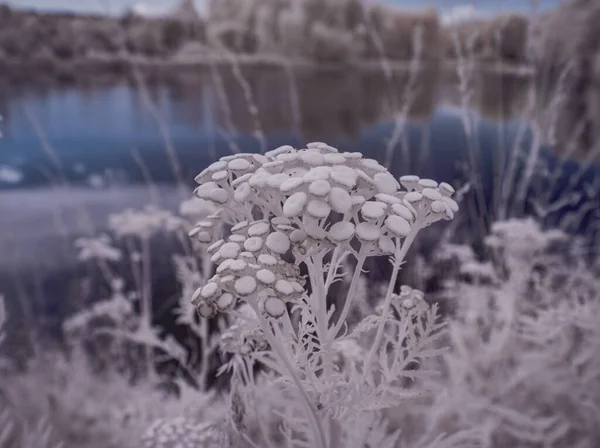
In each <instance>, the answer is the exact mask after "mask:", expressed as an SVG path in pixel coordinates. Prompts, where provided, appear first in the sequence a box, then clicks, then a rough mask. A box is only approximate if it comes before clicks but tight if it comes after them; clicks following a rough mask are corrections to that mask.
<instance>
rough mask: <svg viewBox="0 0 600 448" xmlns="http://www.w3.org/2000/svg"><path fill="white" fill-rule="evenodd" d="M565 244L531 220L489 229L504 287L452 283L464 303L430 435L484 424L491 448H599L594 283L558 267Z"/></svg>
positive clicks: (451, 326)
mask: <svg viewBox="0 0 600 448" xmlns="http://www.w3.org/2000/svg"><path fill="white" fill-rule="evenodd" d="M567 238H568V237H567V236H566V235H565V234H564V233H562V232H557V231H542V230H541V229H540V227H539V225H538V224H536V223H535V222H533V221H531V220H509V221H506V222H499V223H496V224H494V225H493V227H492V234H491V235H490V236H489V237H488V238H487V240H486V241H487V244H488V247H489V248H490V249H491V251H492V253H493V254H494V255H495V257H494V258H493V265H494V267H496V268H497V273H498V278H499V279H501V281H499V282H497V283H495V284H494V283H487V284H481V283H464V282H458V283H457V284H455V285H453V290H452V294H454V295H455V296H456V301H457V303H458V304H459V306H458V307H457V309H456V311H455V316H454V317H453V318H452V319H449V321H448V330H449V331H448V336H449V338H448V342H449V345H450V347H451V350H450V351H449V352H448V353H447V354H445V355H444V357H443V362H442V364H441V368H442V370H443V371H444V376H443V377H442V379H441V381H440V380H439V379H437V381H440V382H438V384H437V387H439V393H437V394H435V399H434V400H433V402H432V403H431V405H430V406H429V407H428V408H427V411H426V412H425V415H426V417H425V421H427V425H426V428H427V431H428V432H433V433H436V432H437V433H439V432H454V431H456V430H461V429H464V428H475V427H478V428H488V433H489V437H490V443H491V444H492V445H494V446H531V447H542V446H545V447H560V446H565V445H569V446H580V447H592V446H595V445H597V443H598V440H600V433H599V432H598V428H597V425H596V424H595V423H593V417H591V416H592V415H598V411H599V409H600V395H598V393H597V392H596V391H598V390H600V365H599V364H598V359H600V358H599V354H600V330H599V328H598V326H597V325H596V324H592V322H596V321H597V319H598V313H599V312H600V296H599V295H598V281H597V278H596V277H595V276H594V275H593V274H591V272H590V271H589V269H585V268H582V267H581V266H577V265H573V266H569V265H568V264H566V263H563V264H562V265H560V266H557V264H556V260H555V258H554V257H561V256H562V257H564V254H560V253H557V254H555V255H554V256H553V255H552V252H553V250H555V249H556V247H565V242H566V244H567V245H568V239H567ZM565 240H566V241H565ZM558 252H560V251H558ZM565 253H566V251H565ZM465 260H466V261H467V262H468V263H469V264H473V265H474V264H476V263H477V262H476V261H474V260H472V259H470V258H469V257H466V258H465ZM482 264H483V263H482ZM485 265H486V266H487V267H486V270H489V264H488V263H485ZM586 272H587V274H586ZM555 275H556V276H558V278H559V279H560V280H559V281H556V278H554V276H555ZM567 279H569V280H567ZM571 280H572V281H571ZM433 387H436V386H433Z"/></svg>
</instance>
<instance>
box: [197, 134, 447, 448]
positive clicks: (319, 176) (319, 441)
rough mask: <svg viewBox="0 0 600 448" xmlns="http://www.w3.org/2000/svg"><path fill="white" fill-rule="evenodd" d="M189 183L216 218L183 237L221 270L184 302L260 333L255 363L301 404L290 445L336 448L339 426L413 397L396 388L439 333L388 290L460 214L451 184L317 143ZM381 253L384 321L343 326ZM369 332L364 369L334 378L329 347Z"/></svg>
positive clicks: (428, 312)
mask: <svg viewBox="0 0 600 448" xmlns="http://www.w3.org/2000/svg"><path fill="white" fill-rule="evenodd" d="M196 182H197V183H198V184H199V186H198V187H197V188H196V190H195V195H196V196H197V197H199V198H201V199H205V200H208V201H211V202H212V203H214V204H215V206H217V207H219V210H218V211H217V212H216V213H214V214H213V215H211V216H209V217H208V218H207V219H205V220H202V221H200V222H199V223H198V224H197V225H196V226H195V228H194V229H193V230H192V231H191V232H190V236H191V237H192V238H194V239H196V240H197V241H200V242H202V243H205V244H209V243H210V244H211V245H210V247H208V249H207V250H208V252H209V253H210V254H211V255H212V258H211V261H212V262H214V263H216V264H218V267H217V270H216V275H215V276H213V277H212V278H211V279H209V281H208V282H207V283H206V285H204V286H203V287H201V288H199V289H198V290H197V291H196V292H195V293H194V294H193V297H192V301H193V303H194V304H195V305H196V306H197V308H198V312H199V314H200V315H201V316H202V317H205V318H210V317H213V316H215V315H216V314H217V313H218V312H227V313H230V314H232V315H234V316H236V317H238V318H240V319H243V320H246V321H250V322H253V324H254V325H256V327H258V328H259V329H260V332H261V333H262V334H263V335H264V338H265V339H266V341H267V342H268V349H266V350H263V351H260V352H252V353H253V354H252V356H253V358H254V359H255V360H256V361H259V362H260V363H262V364H263V365H265V366H266V367H267V368H268V369H269V370H270V371H271V372H272V373H273V374H274V376H273V377H272V381H273V382H274V383H276V384H277V387H278V388H279V389H282V390H281V393H283V394H285V395H286V396H290V397H296V400H292V401H290V403H289V409H288V410H289V411H291V412H292V413H295V412H300V408H299V409H298V410H297V411H295V412H294V410H293V409H294V406H296V407H298V405H300V406H301V409H302V410H303V413H304V420H303V421H302V420H297V421H298V425H297V426H296V427H294V428H293V431H291V433H290V434H292V433H293V434H295V435H298V434H300V435H298V437H294V438H295V439H299V440H303V441H305V442H307V443H308V444H309V445H310V446H320V447H327V446H337V445H338V444H339V443H340V441H341V439H343V437H344V436H343V430H342V432H341V433H340V431H338V430H336V428H339V424H340V423H339V422H340V421H341V417H346V419H348V418H351V417H352V416H356V415H359V414H361V413H362V412H371V411H378V410H381V409H385V408H387V407H390V406H391V405H393V404H396V403H397V402H398V401H400V400H402V399H403V398H405V397H407V396H412V395H414V394H416V393H418V391H417V390H416V389H414V390H408V389H407V388H406V387H405V385H404V383H403V382H402V381H401V380H402V379H404V378H416V377H417V376H418V375H417V373H416V372H415V370H414V364H415V363H418V362H419V360H420V359H423V358H427V357H430V356H436V355H438V351H437V350H433V349H432V348H431V343H432V342H433V341H434V340H435V339H436V338H437V337H438V335H440V334H441V327H442V325H440V324H439V323H437V312H436V308H435V307H431V308H429V307H425V309H421V308H420V307H415V308H414V309H413V308H412V307H406V306H404V303H405V301H402V302H399V303H398V304H397V303H396V302H397V301H398V299H397V298H398V297H399V296H397V295H396V294H394V289H395V286H396V280H397V275H398V271H399V269H400V267H401V264H402V263H403V262H404V258H405V256H406V253H407V251H408V249H409V247H410V245H411V244H412V242H413V241H414V239H415V237H416V235H417V233H418V232H419V231H420V230H421V229H423V228H425V227H428V226H430V225H431V224H433V223H435V222H437V221H440V220H448V219H452V218H453V217H454V213H455V212H456V211H457V210H458V206H457V204H456V202H455V201H454V200H453V199H452V198H451V195H452V193H453V192H454V189H453V188H452V187H451V186H450V185H448V184H446V183H441V184H438V183H437V182H435V181H433V180H430V179H419V178H418V177H417V176H404V177H402V178H401V179H400V182H398V181H397V180H396V179H395V178H394V177H393V176H392V175H391V174H390V173H389V172H388V171H387V169H386V168H384V167H383V166H381V165H380V164H379V163H378V162H377V161H375V160H373V159H367V158H364V157H363V156H362V154H361V153H357V152H354V153H339V152H338V150H337V149H335V148H333V147H331V146H329V145H326V144H324V143H311V144H309V145H307V148H306V149H301V150H296V149H294V148H293V147H291V146H282V147H279V148H277V149H275V150H272V151H269V152H267V153H265V154H264V155H262V154H236V155H233V156H227V157H223V158H221V159H220V160H219V161H217V162H215V163H213V164H212V165H210V166H209V167H208V168H207V169H206V170H204V171H203V172H202V173H200V174H199V175H198V176H197V177H196ZM220 223H225V224H227V225H230V226H231V235H230V236H229V237H227V238H226V239H225V238H221V236H222V235H221V234H220V233H219V232H217V231H216V229H218V228H220V226H219V224H220ZM349 255H352V256H353V257H354V258H355V259H356V266H355V271H354V274H353V276H352V280H351V282H350V287H349V290H348V294H347V296H346V300H345V302H344V305H343V308H342V310H341V313H340V314H339V317H338V318H337V320H334V319H333V317H332V316H333V313H334V311H335V310H334V309H333V307H331V308H328V306H327V296H328V291H329V288H330V286H331V284H332V283H333V282H334V281H336V279H337V278H338V277H339V276H340V273H339V269H338V267H339V261H340V260H341V259H343V258H345V257H347V256H349ZM381 255H386V256H390V257H391V261H392V264H393V270H392V274H391V279H390V282H389V285H388V288H387V290H386V294H385V297H384V300H383V303H382V306H381V313H380V314H379V315H372V316H367V317H366V318H365V319H363V320H362V321H361V322H360V323H358V325H356V327H355V328H353V329H349V328H348V326H347V323H346V317H347V315H348V312H349V310H350V308H351V306H352V302H353V300H354V298H355V292H356V288H357V285H358V283H359V279H360V276H361V273H362V269H363V265H364V263H365V260H366V259H367V258H369V257H373V256H381ZM303 270H305V271H306V272H307V274H306V275H303V274H302V271H303ZM238 303H243V304H247V305H249V307H250V308H251V309H252V310H253V316H251V317H250V318H249V317H248V316H246V315H243V314H240V313H239V312H238V311H237V305H238ZM423 303H424V302H423ZM395 313H396V314H395ZM371 331H373V332H374V333H375V335H374V336H373V339H372V344H371V345H370V347H369V348H368V350H366V352H365V356H364V360H363V362H362V363H360V365H354V366H353V367H350V368H349V370H347V371H346V372H340V371H339V369H338V368H337V367H336V365H335V363H334V359H335V350H334V347H336V346H339V343H340V341H344V340H348V339H355V340H358V339H361V338H362V337H363V335H364V334H366V333H369V332H371ZM390 334H391V335H393V337H390ZM347 344H350V342H348V343H347ZM298 417H299V415H298ZM289 437H290V439H289V440H290V443H291V437H292V435H290V436H289Z"/></svg>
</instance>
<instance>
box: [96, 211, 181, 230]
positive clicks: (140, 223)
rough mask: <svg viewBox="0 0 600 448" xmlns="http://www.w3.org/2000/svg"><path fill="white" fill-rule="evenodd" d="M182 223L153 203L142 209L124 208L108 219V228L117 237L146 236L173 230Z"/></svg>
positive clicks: (178, 227) (179, 219)
mask: <svg viewBox="0 0 600 448" xmlns="http://www.w3.org/2000/svg"><path fill="white" fill-rule="evenodd" d="M183 224H184V223H183V221H182V220H181V218H178V217H176V216H174V215H173V214H172V213H171V212H169V211H167V210H161V209H159V208H157V207H155V206H153V205H148V206H146V207H144V209H143V210H133V209H126V210H124V211H123V212H121V213H117V214H113V215H111V216H110V217H109V219H108V226H109V228H110V229H111V230H112V231H113V232H115V233H116V234H117V236H119V237H127V236H139V237H142V238H147V237H150V236H152V235H153V234H155V233H158V232H160V231H167V232H174V231H176V230H178V229H180V228H181V227H182V226H183Z"/></svg>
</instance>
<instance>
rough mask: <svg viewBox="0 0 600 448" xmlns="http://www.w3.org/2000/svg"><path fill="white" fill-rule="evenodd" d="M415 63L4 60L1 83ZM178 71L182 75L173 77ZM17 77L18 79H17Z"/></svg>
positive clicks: (503, 65)
mask: <svg viewBox="0 0 600 448" xmlns="http://www.w3.org/2000/svg"><path fill="white" fill-rule="evenodd" d="M458 64H459V61H457V60H453V59H445V60H441V61H435V60H431V59H428V60H423V61H422V62H421V63H420V66H419V69H418V70H419V71H434V72H435V71H437V72H439V73H454V72H456V70H457V66H458ZM411 65H412V62H411V61H398V60H391V59H383V58H381V59H372V60H357V61H347V62H342V63H321V62H317V61H314V60H311V59H308V58H298V57H294V58H285V57H281V56H279V55H269V54H264V55H257V54H252V55H248V54H235V55H223V54H212V55H211V54H209V55H204V56H202V57H193V58H188V59H185V60H184V59H179V58H170V59H165V58H147V57H138V56H133V57H131V56H128V57H124V56H102V57H91V58H81V59H78V60H73V61H68V62H65V61H58V60H47V61H36V60H30V61H28V62H23V61H7V60H5V61H3V62H1V63H0V81H4V80H7V81H10V82H14V81H17V82H19V81H20V82H23V81H27V80H30V81H36V80H39V79H40V78H51V79H52V78H53V79H55V80H57V81H67V82H68V81H77V80H79V79H90V78H92V79H93V78H96V79H99V78H102V77H106V78H122V77H128V76H135V75H136V74H141V75H153V76H181V75H189V74H193V73H194V71H196V70H207V69H212V68H223V67H228V66H239V67H241V68H243V69H257V70H269V69H273V70H276V69H278V70H281V69H292V70H297V71H302V70H308V71H318V72H325V73H326V72H339V71H348V70H349V71H353V72H367V73H369V72H374V73H382V74H383V75H384V76H386V75H387V74H386V71H388V70H391V71H392V73H391V74H390V75H393V74H394V73H405V72H408V71H409V70H411ZM471 67H473V69H474V70H476V71H477V72H479V73H496V74H501V75H506V76H517V77H525V78H527V77H531V76H533V75H534V73H535V71H534V69H533V68H532V67H531V66H527V65H524V64H515V63H513V62H510V61H504V60H500V59H497V60H486V59H479V60H476V61H475V62H474V63H472V65H471ZM173 71H177V73H173ZM15 78H16V79H15Z"/></svg>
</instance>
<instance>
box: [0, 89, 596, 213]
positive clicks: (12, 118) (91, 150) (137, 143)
mask: <svg viewBox="0 0 600 448" xmlns="http://www.w3.org/2000/svg"><path fill="white" fill-rule="evenodd" d="M314 82H318V78H317V81H313V83H314ZM225 88H226V92H227V93H229V94H230V96H229V98H228V104H227V107H225V106H223V104H222V98H221V100H220V99H219V92H218V91H217V89H216V87H215V85H214V84H211V83H210V82H205V81H201V82H196V83H193V84H191V85H184V86H182V85H172V84H168V83H164V84H160V83H159V84H155V85H152V86H149V87H148V88H147V89H146V90H143V91H141V90H140V89H138V88H136V87H135V86H134V85H132V84H128V83H125V82H117V83H113V84H107V85H99V86H95V87H86V88H82V87H81V86H54V87H48V86H45V87H39V86H38V87H36V86H20V87H18V88H14V89H12V90H9V91H8V93H7V91H6V90H5V92H4V94H3V95H0V112H1V113H2V115H3V118H4V119H3V122H2V124H1V126H2V133H3V138H2V139H1V140H0V188H4V189H8V190H14V189H24V188H28V189H30V188H37V189H40V188H41V189H44V188H45V187H47V186H49V185H56V184H60V183H64V182H66V183H67V184H69V185H71V186H73V185H74V186H85V187H93V188H95V189H98V188H105V187H106V186H107V185H110V184H112V185H114V184H118V185H121V186H123V185H131V184H141V183H145V182H146V181H148V180H151V181H152V182H157V183H167V184H172V183H173V182H174V181H176V178H177V171H178V170H179V171H180V178H181V179H182V180H183V182H184V183H186V184H188V185H190V186H192V185H193V178H194V176H195V175H196V174H197V173H198V172H200V171H201V170H202V169H203V168H204V167H205V166H206V165H207V164H208V163H210V162H211V161H212V160H214V159H215V158H217V157H219V156H222V155H226V154H230V153H231V151H232V150H240V151H243V152H254V151H260V150H261V148H265V149H272V148H274V147H276V146H279V145H281V144H294V145H302V144H304V143H306V142H307V141H311V140H323V141H327V142H328V143H330V144H333V145H335V146H337V147H338V148H340V149H341V150H349V151H361V152H363V153H364V154H365V155H367V156H369V157H372V158H376V159H377V160H379V161H380V162H382V163H383V162H384V161H386V159H387V155H388V154H387V150H388V141H389V140H390V137H391V136H392V135H393V133H394V128H395V123H394V121H393V120H392V117H391V115H390V114H388V115H387V116H386V115H385V113H383V112H382V111H381V110H380V109H382V106H380V104H379V103H381V102H382V101H381V98H378V97H376V96H373V97H366V98H365V97H361V96H357V99H353V100H352V101H354V102H355V103H356V104H354V103H352V102H350V103H347V104H345V103H343V101H344V96H343V95H344V93H345V91H342V95H341V96H340V95H337V94H336V93H335V91H332V93H331V97H330V98H319V101H320V103H319V106H318V107H313V105H314V104H315V103H316V100H315V98H306V97H301V98H300V101H299V103H298V104H299V105H298V108H297V110H294V109H293V108H292V107H291V106H289V103H290V102H289V98H288V91H287V88H285V89H280V90H277V89H274V90H273V91H268V90H267V91H266V93H265V92H263V94H262V96H261V95H260V91H258V93H257V92H255V93H254V98H253V101H255V103H256V105H257V107H258V111H257V114H256V116H255V117H252V114H251V113H250V112H249V110H250V107H249V102H248V100H247V98H246V97H245V96H244V95H243V94H242V92H238V93H237V94H232V92H233V89H232V88H230V87H229V86H227V85H226V86H225ZM320 90H324V91H325V92H326V91H327V89H315V91H320ZM0 93H1V92H0ZM345 96H346V97H347V95H345ZM286 98H288V99H286ZM328 101H329V102H338V103H341V104H342V105H343V107H339V108H336V107H329V106H327V104H328ZM320 111H322V113H321V114H320ZM319 114H320V115H319ZM256 118H257V119H258V123H259V125H260V126H261V129H262V131H263V134H264V140H261V138H259V137H257V136H256V135H255V133H254V132H253V130H254V129H255V127H256ZM472 120H473V124H474V129H475V131H474V133H473V135H472V136H470V137H469V138H467V136H466V134H465V130H464V125H463V122H462V121H461V114H460V112H459V111H458V110H457V109H455V108H453V107H450V106H449V105H447V104H443V103H439V104H438V106H437V107H436V108H434V109H433V110H431V113H430V115H429V117H427V118H425V119H421V120H419V121H416V120H410V121H408V123H407V124H406V127H405V128H404V132H403V133H402V138H401V139H400V141H399V143H398V144H396V145H395V146H394V147H393V157H392V158H391V163H390V169H391V171H392V172H393V173H394V174H396V175H403V174H409V173H410V174H418V175H420V176H427V177H433V178H435V179H437V180H444V181H447V182H450V183H452V184H453V185H455V186H456V187H460V186H461V185H464V183H465V182H467V181H471V182H477V183H479V184H480V185H481V186H482V187H483V194H482V196H480V198H479V200H477V198H475V197H473V198H466V204H467V206H468V207H469V210H470V213H471V214H475V215H478V216H480V217H481V216H487V215H490V214H491V213H492V211H494V210H496V208H497V205H498V203H499V202H501V201H504V200H509V201H510V200H511V198H508V199H507V198H503V197H501V195H499V185H500V183H501V182H502V181H503V180H505V178H506V175H507V174H506V172H507V171H506V165H507V163H508V162H507V160H508V158H509V154H513V150H514V145H515V140H516V139H517V137H518V134H519V132H521V131H523V129H524V130H525V138H524V139H523V141H522V143H521V146H520V149H521V150H524V151H522V152H523V153H522V154H521V155H520V159H519V161H518V163H517V167H518V169H517V171H516V172H517V176H516V179H517V180H518V178H519V176H520V175H522V173H523V169H522V167H523V162H522V160H521V159H524V158H526V156H527V149H528V147H529V146H531V145H530V142H531V135H530V134H531V133H530V132H529V129H528V126H526V125H525V127H523V124H522V123H519V122H518V121H516V120H505V121H501V122H498V121H491V120H487V119H485V118H481V117H477V116H476V115H474V116H473V117H472ZM169 147H172V149H173V151H174V153H175V159H176V160H173V158H172V157H171V156H170V155H169V151H168V150H167V148H169ZM541 161H542V162H543V163H541V165H542V166H541V167H540V169H542V168H543V167H549V166H550V167H551V166H553V165H554V166H555V167H556V166H559V165H560V167H561V173H562V174H561V175H560V176H559V178H558V181H557V183H556V184H555V185H553V186H552V187H551V189H552V191H550V199H552V198H555V197H558V196H560V195H561V194H562V193H563V190H564V189H565V188H566V185H567V178H569V177H572V176H571V175H572V173H573V172H575V171H576V170H577V169H578V165H577V164H576V163H575V162H566V163H565V162H564V161H560V163H559V162H558V159H557V158H556V157H555V156H553V155H552V153H551V152H550V151H548V150H547V149H542V151H541ZM538 171H539V170H537V169H536V172H535V173H534V177H535V175H537V174H538ZM593 176H594V172H593V171H590V170H588V171H587V172H586V173H585V174H584V175H583V176H582V178H581V179H580V180H579V182H578V185H577V186H575V187H574V188H575V189H579V190H581V189H582V185H583V184H584V183H585V182H589V181H590V179H591V178H592V177H593ZM542 177H543V176H542ZM515 182H516V180H515ZM532 185H533V186H532V187H531V188H530V191H529V192H530V195H536V194H539V192H540V191H541V190H544V192H546V190H548V188H550V187H548V186H545V185H543V182H541V183H540V182H538V183H537V186H536V183H535V182H534V183H533V184H532ZM8 194H10V193H8ZM512 194H514V188H513V192H512ZM526 208H527V207H526ZM529 209H530V210H531V206H529Z"/></svg>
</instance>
